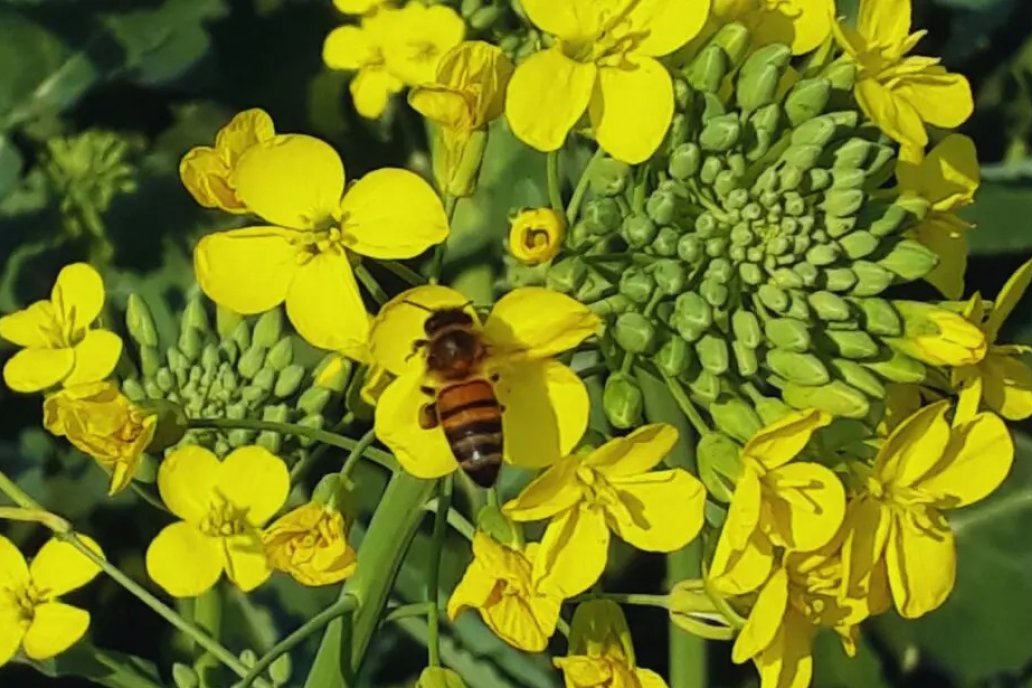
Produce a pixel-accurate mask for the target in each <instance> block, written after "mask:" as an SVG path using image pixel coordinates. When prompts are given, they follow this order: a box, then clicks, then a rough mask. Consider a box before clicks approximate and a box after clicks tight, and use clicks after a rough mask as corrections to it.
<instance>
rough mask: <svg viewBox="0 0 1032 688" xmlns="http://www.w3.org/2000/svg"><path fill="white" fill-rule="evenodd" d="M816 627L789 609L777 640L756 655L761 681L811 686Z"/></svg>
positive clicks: (779, 687) (788, 687)
mask: <svg viewBox="0 0 1032 688" xmlns="http://www.w3.org/2000/svg"><path fill="white" fill-rule="evenodd" d="M815 632H816V628H815V627H814V626H813V625H812V624H810V622H809V621H807V620H806V618H805V617H803V616H802V615H801V614H799V613H797V612H794V611H792V610H791V609H789V611H788V613H787V614H785V620H784V621H783V622H782V625H781V628H779V629H778V632H777V635H775V636H774V641H773V642H772V643H771V644H770V645H769V646H768V647H767V649H766V650H764V651H763V652H762V653H760V655H759V656H758V657H756V660H755V661H756V668H757V669H759V672H760V685H761V686H763V687H766V686H772V687H774V688H807V687H808V686H809V685H810V680H811V679H812V678H813V655H812V654H811V648H812V646H813V636H814V633H815Z"/></svg>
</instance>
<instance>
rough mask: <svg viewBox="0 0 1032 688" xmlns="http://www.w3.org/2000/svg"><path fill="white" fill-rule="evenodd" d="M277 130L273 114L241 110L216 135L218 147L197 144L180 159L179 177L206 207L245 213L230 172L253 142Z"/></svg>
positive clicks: (266, 138) (267, 137)
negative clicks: (274, 125) (270, 115)
mask: <svg viewBox="0 0 1032 688" xmlns="http://www.w3.org/2000/svg"><path fill="white" fill-rule="evenodd" d="M275 134H276V130H275V128H274V127H273V124H272V118H271V117H269V115H268V114H267V113H266V112H265V111H264V110H260V109H257V108H254V109H251V110H244V111H243V112H241V113H238V114H237V115H236V116H235V117H234V118H233V119H232V120H230V122H229V124H227V125H226V126H224V127H222V128H221V129H219V133H218V134H216V135H215V147H214V148H212V147H210V146H197V147H196V148H191V149H190V150H189V151H187V153H186V155H184V156H183V159H182V160H180V161H179V178H180V179H182V180H183V186H185V187H186V190H187V191H189V192H190V195H191V196H193V197H194V200H195V201H197V202H198V203H199V204H201V205H202V206H204V207H205V208H219V209H221V210H225V211H227V212H230V213H246V212H248V209H247V207H246V206H245V205H244V204H243V203H242V202H241V201H240V199H239V198H237V195H236V190H235V189H234V188H233V186H232V182H231V181H230V175H231V174H232V172H233V169H234V167H236V164H237V161H239V160H240V156H241V155H242V154H243V153H244V151H246V150H247V149H248V148H250V147H251V146H255V145H257V144H259V143H262V142H265V141H269V140H271V139H272V137H273V136H275Z"/></svg>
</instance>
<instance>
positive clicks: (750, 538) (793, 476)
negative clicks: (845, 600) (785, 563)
mask: <svg viewBox="0 0 1032 688" xmlns="http://www.w3.org/2000/svg"><path fill="white" fill-rule="evenodd" d="M830 422H831V417H830V416H828V415H827V414H826V413H824V412H822V411H817V410H815V409H807V410H803V411H794V412H792V413H789V414H787V415H785V416H784V417H782V418H781V419H779V420H777V421H775V422H773V423H771V424H770V425H767V426H766V427H764V428H763V429H761V430H760V431H759V432H757V433H756V435H755V436H754V437H753V438H752V439H750V440H749V441H748V442H747V443H746V444H745V446H744V447H743V448H742V451H741V455H740V459H741V474H740V475H739V476H738V481H737V485H736V486H735V491H734V494H733V496H732V498H731V504H730V507H729V508H728V512H727V518H726V520H725V521H724V525H723V528H722V529H721V532H720V539H719V540H718V542H717V549H716V551H715V552H714V554H713V562H712V564H711V565H710V570H709V577H710V580H711V581H712V583H713V586H714V588H715V589H717V590H719V591H721V592H723V593H727V594H743V593H746V592H750V591H752V590H755V589H756V588H757V587H759V586H760V585H761V584H762V583H763V582H764V581H765V580H766V579H767V577H768V575H769V574H770V571H771V568H772V567H773V566H774V548H775V547H782V548H786V549H789V550H794V551H802V552H807V551H812V550H816V549H818V548H820V547H823V546H824V545H826V544H827V543H828V541H829V540H831V538H832V537H834V535H835V533H836V532H837V531H838V529H839V526H841V525H842V518H843V514H844V513H845V508H846V505H845V500H846V498H845V490H844V489H843V487H842V483H841V482H840V481H839V479H838V477H837V476H836V475H835V474H834V473H833V472H832V471H831V469H829V468H827V467H825V466H822V465H820V464H817V463H812V462H809V461H793V459H794V458H795V457H796V456H798V455H799V453H800V452H801V451H802V450H803V449H804V448H805V447H806V445H807V444H808V443H809V441H810V437H811V436H812V435H813V433H814V432H815V431H816V430H818V429H819V428H822V427H824V426H826V425H828V423H830Z"/></svg>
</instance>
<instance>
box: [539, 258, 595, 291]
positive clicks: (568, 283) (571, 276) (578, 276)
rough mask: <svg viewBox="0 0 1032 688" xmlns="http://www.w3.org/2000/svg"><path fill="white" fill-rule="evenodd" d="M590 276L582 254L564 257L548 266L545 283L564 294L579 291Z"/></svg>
mask: <svg viewBox="0 0 1032 688" xmlns="http://www.w3.org/2000/svg"><path fill="white" fill-rule="evenodd" d="M587 276H588V266H587V264H585V262H584V260H583V259H582V258H581V257H580V256H569V257H567V258H563V259H562V260H560V261H559V262H558V263H555V264H554V265H552V266H551V267H549V268H548V272H547V273H546V274H545V285H546V286H547V287H548V288H549V289H552V290H555V291H558V292H561V293H563V294H572V293H573V292H575V291H577V290H578V289H579V288H580V287H581V285H582V284H584V280H585V279H586V278H587Z"/></svg>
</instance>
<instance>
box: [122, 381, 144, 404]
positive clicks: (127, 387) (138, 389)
mask: <svg viewBox="0 0 1032 688" xmlns="http://www.w3.org/2000/svg"><path fill="white" fill-rule="evenodd" d="M122 394H124V395H125V396H126V397H128V398H129V401H136V402H139V401H143V400H144V399H146V398H147V392H145V391H144V389H143V385H141V384H140V382H139V380H134V379H132V378H129V379H128V380H122Z"/></svg>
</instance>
